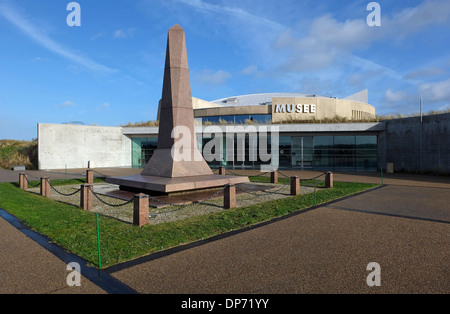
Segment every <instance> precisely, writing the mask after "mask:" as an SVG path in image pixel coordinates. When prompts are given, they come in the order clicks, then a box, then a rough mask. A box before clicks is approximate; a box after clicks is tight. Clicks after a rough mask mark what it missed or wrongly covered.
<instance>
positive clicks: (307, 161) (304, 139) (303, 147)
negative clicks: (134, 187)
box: [291, 136, 314, 169]
mask: <svg viewBox="0 0 450 314" xmlns="http://www.w3.org/2000/svg"><path fill="white" fill-rule="evenodd" d="M313 156H314V149H313V137H312V136H292V137H291V167H292V168H300V169H307V168H312V165H313Z"/></svg>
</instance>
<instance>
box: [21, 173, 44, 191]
mask: <svg viewBox="0 0 450 314" xmlns="http://www.w3.org/2000/svg"><path fill="white" fill-rule="evenodd" d="M25 179H26V180H27V182H28V185H30V186H31V187H32V188H37V187H39V186H40V185H41V181H39V183H38V184H37V185H33V184H32V183H31V181H30V180H29V179H28V177H27V175H25Z"/></svg>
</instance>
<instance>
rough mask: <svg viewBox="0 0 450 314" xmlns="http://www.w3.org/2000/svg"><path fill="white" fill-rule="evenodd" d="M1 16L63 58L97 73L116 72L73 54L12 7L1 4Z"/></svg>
mask: <svg viewBox="0 0 450 314" xmlns="http://www.w3.org/2000/svg"><path fill="white" fill-rule="evenodd" d="M0 16H3V17H4V18H5V19H6V20H8V21H9V22H10V23H12V24H13V25H15V26H16V27H17V28H18V29H20V30H21V31H22V32H23V33H24V34H25V35H27V36H28V37H29V38H30V39H32V40H34V41H35V42H37V43H38V44H39V45H41V46H43V47H44V48H46V49H48V50H50V51H52V52H54V53H56V54H58V55H60V56H62V57H65V58H67V59H69V60H71V61H73V62H75V63H78V64H80V65H82V66H84V67H86V68H88V69H90V70H92V71H95V72H103V73H110V72H115V70H113V69H111V68H109V67H107V66H104V65H102V64H99V63H97V62H95V61H93V60H91V59H89V58H87V57H82V56H80V55H79V54H77V53H75V52H72V51H71V50H69V49H68V48H66V47H64V46H62V45H61V44H59V43H57V42H55V41H54V40H52V39H51V38H50V37H48V36H47V35H46V34H44V33H43V32H41V31H40V28H39V27H38V26H36V25H33V24H32V23H31V21H30V20H28V19H27V18H25V17H24V16H22V15H20V14H19V13H17V12H16V11H15V10H14V9H13V8H12V7H10V6H9V5H7V4H6V3H0Z"/></svg>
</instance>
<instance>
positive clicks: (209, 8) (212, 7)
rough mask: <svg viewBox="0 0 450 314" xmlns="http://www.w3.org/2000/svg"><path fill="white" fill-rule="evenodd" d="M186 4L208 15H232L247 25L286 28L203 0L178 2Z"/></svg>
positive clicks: (239, 10) (241, 11) (247, 13)
mask: <svg viewBox="0 0 450 314" xmlns="http://www.w3.org/2000/svg"><path fill="white" fill-rule="evenodd" d="M178 1H179V2H182V3H184V4H187V5H190V6H191V7H194V8H195V9H196V10H198V11H201V12H204V13H208V12H213V13H221V14H227V15H231V16H232V17H234V18H237V19H239V20H241V21H245V22H246V23H254V24H258V25H264V26H266V27H270V28H273V29H283V28H284V26H282V25H281V24H279V23H277V22H274V21H271V20H269V19H266V18H263V17H261V16H257V15H254V14H251V13H249V12H247V11H246V10H243V9H241V8H237V7H229V6H221V5H218V4H210V3H207V2H204V1H202V0H178Z"/></svg>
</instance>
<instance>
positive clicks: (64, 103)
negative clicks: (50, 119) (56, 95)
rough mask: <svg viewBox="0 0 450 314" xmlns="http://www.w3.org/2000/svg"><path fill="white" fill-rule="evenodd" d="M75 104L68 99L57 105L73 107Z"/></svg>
mask: <svg viewBox="0 0 450 314" xmlns="http://www.w3.org/2000/svg"><path fill="white" fill-rule="evenodd" d="M75 106H76V104H75V103H74V102H73V101H70V100H66V101H65V102H63V103H62V104H60V105H59V107H61V108H68V107H75Z"/></svg>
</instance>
